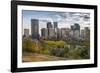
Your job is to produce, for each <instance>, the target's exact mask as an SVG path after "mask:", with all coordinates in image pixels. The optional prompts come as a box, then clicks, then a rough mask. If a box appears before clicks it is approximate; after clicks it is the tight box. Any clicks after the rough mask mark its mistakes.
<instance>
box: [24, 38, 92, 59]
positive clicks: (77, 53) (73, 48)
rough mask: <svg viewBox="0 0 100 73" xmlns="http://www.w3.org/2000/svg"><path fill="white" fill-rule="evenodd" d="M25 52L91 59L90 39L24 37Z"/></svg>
mask: <svg viewBox="0 0 100 73" xmlns="http://www.w3.org/2000/svg"><path fill="white" fill-rule="evenodd" d="M22 48H23V52H32V53H38V54H44V55H50V56H56V57H63V58H66V59H69V60H71V59H89V58H90V41H89V40H66V41H63V40H59V41H51V40H38V41H34V40H32V39H31V38H23V41H22Z"/></svg>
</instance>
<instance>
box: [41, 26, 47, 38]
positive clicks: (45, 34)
mask: <svg viewBox="0 0 100 73" xmlns="http://www.w3.org/2000/svg"><path fill="white" fill-rule="evenodd" d="M41 37H42V39H48V30H47V28H42V29H41Z"/></svg>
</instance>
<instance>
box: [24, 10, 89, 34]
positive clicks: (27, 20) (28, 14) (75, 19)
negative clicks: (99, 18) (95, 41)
mask: <svg viewBox="0 0 100 73" xmlns="http://www.w3.org/2000/svg"><path fill="white" fill-rule="evenodd" d="M31 19H38V20H39V34H40V35H41V31H40V30H41V29H42V28H46V23H47V22H51V23H52V22H58V28H70V27H71V25H74V23H78V24H79V25H80V27H81V29H83V28H84V27H90V13H79V12H53V11H34V10H22V25H23V27H22V28H23V30H24V29H29V33H30V34H31ZM23 33H24V31H23Z"/></svg>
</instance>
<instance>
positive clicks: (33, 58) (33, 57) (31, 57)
mask: <svg viewBox="0 0 100 73" xmlns="http://www.w3.org/2000/svg"><path fill="white" fill-rule="evenodd" d="M56 60H66V58H62V57H56V56H50V55H43V54H37V53H29V52H24V53H23V62H38V61H56Z"/></svg>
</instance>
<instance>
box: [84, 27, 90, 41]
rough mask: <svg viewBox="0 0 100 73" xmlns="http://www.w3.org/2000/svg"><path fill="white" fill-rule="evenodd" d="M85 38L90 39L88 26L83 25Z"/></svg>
mask: <svg viewBox="0 0 100 73" xmlns="http://www.w3.org/2000/svg"><path fill="white" fill-rule="evenodd" d="M84 30H85V39H87V40H89V39H90V29H89V27H85V28H84Z"/></svg>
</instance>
